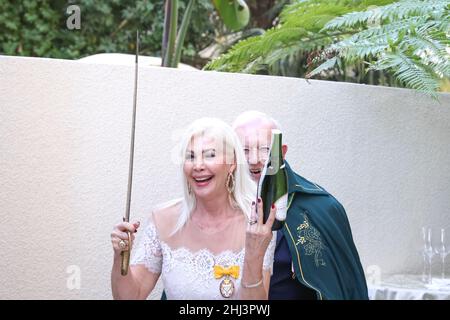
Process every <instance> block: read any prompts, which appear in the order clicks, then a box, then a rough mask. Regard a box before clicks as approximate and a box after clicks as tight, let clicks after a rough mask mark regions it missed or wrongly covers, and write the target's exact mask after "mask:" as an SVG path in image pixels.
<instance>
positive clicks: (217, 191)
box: [183, 135, 236, 200]
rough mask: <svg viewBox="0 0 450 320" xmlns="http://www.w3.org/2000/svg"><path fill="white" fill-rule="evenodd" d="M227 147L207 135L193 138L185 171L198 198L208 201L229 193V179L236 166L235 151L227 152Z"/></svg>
mask: <svg viewBox="0 0 450 320" xmlns="http://www.w3.org/2000/svg"><path fill="white" fill-rule="evenodd" d="M225 146H226V144H223V143H220V141H216V139H214V138H211V137H208V136H207V135H196V136H194V137H192V138H191V141H190V143H189V145H188V147H187V149H186V156H185V160H184V165H183V171H184V174H185V176H186V180H187V182H188V183H189V184H190V185H191V188H192V191H193V193H194V194H195V196H196V198H200V199H205V200H208V199H212V198H214V197H218V196H220V195H223V194H224V193H225V194H226V193H227V192H228V191H227V190H226V182H227V177H228V174H229V172H233V171H234V169H235V168H236V165H235V164H234V157H233V156H232V155H233V151H232V150H227V148H226V147H225ZM228 149H229V148H228ZM230 151H231V154H230Z"/></svg>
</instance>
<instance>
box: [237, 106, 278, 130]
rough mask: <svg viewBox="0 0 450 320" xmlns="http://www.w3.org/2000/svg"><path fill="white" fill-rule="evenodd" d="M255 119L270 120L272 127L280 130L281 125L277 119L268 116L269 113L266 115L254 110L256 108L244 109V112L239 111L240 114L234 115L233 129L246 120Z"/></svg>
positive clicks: (246, 121)
mask: <svg viewBox="0 0 450 320" xmlns="http://www.w3.org/2000/svg"><path fill="white" fill-rule="evenodd" d="M255 120H261V121H267V122H270V123H271V124H272V126H273V129H278V130H281V126H280V124H279V123H278V121H277V120H275V119H274V118H272V117H270V116H269V115H267V114H266V113H264V112H261V111H256V110H250V111H245V112H243V113H241V114H240V115H238V116H237V117H236V119H235V120H234V121H233V124H232V127H233V129H236V128H238V127H240V126H242V125H244V124H246V123H248V122H251V121H255Z"/></svg>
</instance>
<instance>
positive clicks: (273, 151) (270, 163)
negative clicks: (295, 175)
mask: <svg viewBox="0 0 450 320" xmlns="http://www.w3.org/2000/svg"><path fill="white" fill-rule="evenodd" d="M281 147H282V134H281V131H280V130H275V129H273V130H272V145H271V147H270V151H269V157H268V158H267V160H266V163H265V165H264V168H263V171H262V172H261V178H260V179H259V184H258V196H259V197H261V199H262V201H263V221H264V223H265V222H266V221H267V219H268V217H269V214H270V208H271V207H272V204H273V203H274V204H275V206H276V210H277V211H276V214H275V221H274V223H273V226H272V230H279V229H281V228H282V227H283V225H284V220H286V214H287V204H288V203H287V202H288V181H287V173H286V168H285V165H284V161H283V153H282V150H281Z"/></svg>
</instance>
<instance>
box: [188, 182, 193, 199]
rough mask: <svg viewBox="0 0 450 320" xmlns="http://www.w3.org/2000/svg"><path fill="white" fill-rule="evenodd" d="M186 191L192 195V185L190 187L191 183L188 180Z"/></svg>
mask: <svg viewBox="0 0 450 320" xmlns="http://www.w3.org/2000/svg"><path fill="white" fill-rule="evenodd" d="M187 185H188V193H189V195H190V196H192V187H191V184H190V183H189V182H188V184H187Z"/></svg>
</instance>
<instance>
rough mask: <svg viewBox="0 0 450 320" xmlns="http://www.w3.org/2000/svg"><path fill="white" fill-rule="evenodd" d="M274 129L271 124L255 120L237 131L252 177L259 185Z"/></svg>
mask: <svg viewBox="0 0 450 320" xmlns="http://www.w3.org/2000/svg"><path fill="white" fill-rule="evenodd" d="M272 128H273V126H272V124H271V123H270V122H267V121H260V120H254V121H251V122H248V123H246V124H243V125H241V126H239V127H237V128H236V129H235V131H236V133H237V135H238V136H239V139H240V140H241V144H242V147H243V148H244V152H245V156H246V158H247V162H248V166H249V168H250V176H251V177H252V179H253V180H254V181H255V182H256V183H258V181H259V178H260V177H261V171H262V169H263V167H264V164H265V162H266V160H267V158H268V157H269V151H270V144H271V141H270V140H271V138H272Z"/></svg>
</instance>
